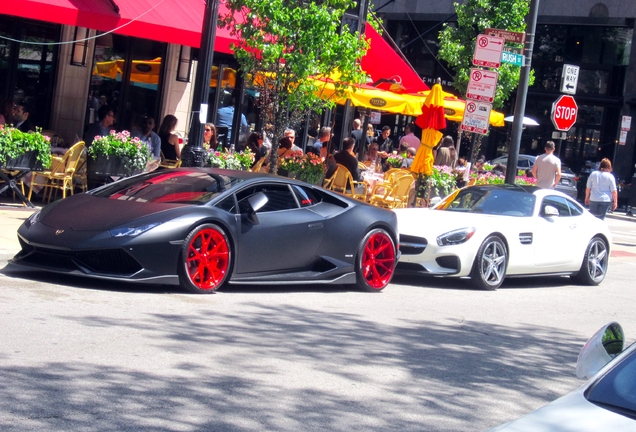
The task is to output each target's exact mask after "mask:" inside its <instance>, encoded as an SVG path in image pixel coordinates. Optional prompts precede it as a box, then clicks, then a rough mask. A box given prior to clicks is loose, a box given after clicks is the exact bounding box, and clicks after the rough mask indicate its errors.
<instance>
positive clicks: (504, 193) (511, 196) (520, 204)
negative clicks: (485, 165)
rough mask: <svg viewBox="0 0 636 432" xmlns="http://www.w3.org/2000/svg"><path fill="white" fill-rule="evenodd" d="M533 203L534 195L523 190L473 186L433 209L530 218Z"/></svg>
mask: <svg viewBox="0 0 636 432" xmlns="http://www.w3.org/2000/svg"><path fill="white" fill-rule="evenodd" d="M534 203H535V197H534V195H533V194H531V193H528V192H526V191H524V190H520V189H514V188H510V189H504V188H489V187H479V186H474V187H469V188H466V189H461V190H460V191H459V192H458V193H456V194H453V195H450V196H449V197H447V198H446V199H445V200H444V201H442V202H441V203H440V204H439V205H438V206H437V207H435V209H436V210H445V211H455V212H464V213H485V214H493V215H503V216H532V211H533V209H534Z"/></svg>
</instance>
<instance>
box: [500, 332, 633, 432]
mask: <svg viewBox="0 0 636 432" xmlns="http://www.w3.org/2000/svg"><path fill="white" fill-rule="evenodd" d="M624 347H625V338H624V334H623V329H622V328H621V326H620V325H619V324H618V323H616V322H612V323H609V324H607V325H605V326H604V327H602V328H601V329H600V330H599V331H598V332H596V333H595V334H594V336H592V337H591V338H590V339H589V340H588V341H587V343H586V344H585V346H584V347H583V348H582V349H581V352H580V353H579V358H578V360H577V362H576V375H577V376H578V377H579V378H584V377H587V378H591V379H590V380H589V381H588V382H587V383H585V384H584V385H583V386H581V387H580V388H578V389H577V390H574V391H573V392H572V393H570V394H567V395H565V396H563V397H561V398H560V399H557V400H555V401H554V402H551V403H549V404H547V405H546V406H544V407H542V408H539V409H538V410H536V411H535V412H533V413H530V414H528V415H526V416H524V417H521V418H520V419H517V420H513V421H511V422H508V423H505V424H503V425H501V426H498V427H495V428H494V429H491V430H490V431H489V432H496V431H499V432H513V431H514V432H521V431H528V432H530V431H532V432H570V431H577V432H587V431H590V432H591V431H594V432H597V431H636V344H632V345H631V346H630V347H629V348H627V349H624Z"/></svg>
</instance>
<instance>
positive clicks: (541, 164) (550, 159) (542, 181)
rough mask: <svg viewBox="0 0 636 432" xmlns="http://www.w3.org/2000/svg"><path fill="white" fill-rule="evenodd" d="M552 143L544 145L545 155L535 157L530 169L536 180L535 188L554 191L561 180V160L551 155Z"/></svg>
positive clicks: (548, 142) (552, 150) (552, 151)
mask: <svg viewBox="0 0 636 432" xmlns="http://www.w3.org/2000/svg"><path fill="white" fill-rule="evenodd" d="M554 148H555V145H554V141H547V142H546V143H545V153H544V154H542V155H541V156H539V157H537V160H536V161H535V162H534V166H533V167H532V176H533V177H534V178H536V179H537V183H536V186H538V187H540V188H544V189H554V188H555V187H556V185H558V184H559V181H560V180H561V160H560V159H559V158H558V157H556V156H555V155H553V154H552V153H554Z"/></svg>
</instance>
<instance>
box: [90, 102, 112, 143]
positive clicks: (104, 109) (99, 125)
mask: <svg viewBox="0 0 636 432" xmlns="http://www.w3.org/2000/svg"><path fill="white" fill-rule="evenodd" d="M97 119H98V121H96V122H95V123H93V124H92V125H91V126H90V127H89V128H88V130H87V131H86V133H85V134H84V144H86V147H89V146H90V145H91V144H93V140H94V139H95V137H96V136H107V135H108V134H110V130H111V129H112V126H113V123H115V114H114V113H113V110H112V109H111V108H110V107H109V106H108V105H102V106H101V107H99V109H98V110H97Z"/></svg>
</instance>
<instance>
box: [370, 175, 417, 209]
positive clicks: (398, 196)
mask: <svg viewBox="0 0 636 432" xmlns="http://www.w3.org/2000/svg"><path fill="white" fill-rule="evenodd" d="M414 182H415V179H414V178H413V176H412V175H410V174H409V175H402V176H398V177H397V178H395V179H394V180H393V182H392V183H391V184H388V185H386V186H385V192H384V193H383V194H376V195H372V196H371V199H370V203H371V204H372V205H375V206H377V207H386V208H389V209H395V208H406V207H407V205H408V202H409V192H410V190H411V187H412V186H413V183H414Z"/></svg>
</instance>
